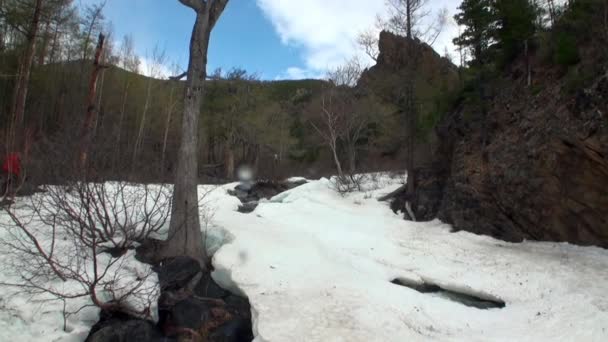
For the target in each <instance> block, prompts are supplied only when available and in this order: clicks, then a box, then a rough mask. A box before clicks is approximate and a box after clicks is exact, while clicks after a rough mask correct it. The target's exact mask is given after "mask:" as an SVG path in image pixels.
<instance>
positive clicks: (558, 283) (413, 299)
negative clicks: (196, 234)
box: [213, 177, 608, 342]
mask: <svg viewBox="0 0 608 342" xmlns="http://www.w3.org/2000/svg"><path fill="white" fill-rule="evenodd" d="M389 178H390V177H389ZM392 179H393V180H392V181H391V180H389V179H386V180H385V181H386V182H385V183H383V184H382V186H381V187H377V186H373V185H372V184H366V186H368V187H367V188H365V189H364V191H362V192H357V193H353V194H349V195H347V196H344V197H342V196H340V195H339V194H337V193H336V192H335V191H334V190H332V187H331V183H330V180H328V179H321V180H318V181H311V182H309V183H308V184H305V185H302V186H300V187H297V188H295V189H292V190H289V191H287V192H285V193H283V194H280V195H277V196H275V197H274V198H273V199H272V200H271V201H269V202H264V203H260V205H259V206H258V208H257V209H256V214H257V215H249V216H244V215H241V214H238V213H236V212H234V211H232V210H227V209H223V208H219V210H218V212H217V213H216V215H215V222H216V224H217V225H218V226H221V227H223V229H226V230H228V231H229V232H230V233H231V234H232V235H233V236H234V240H233V241H232V242H230V243H229V244H227V245H224V246H223V247H222V248H220V249H219V250H218V252H217V253H216V254H215V256H214V260H213V263H214V265H215V267H216V268H217V269H220V270H222V272H226V274H228V275H229V277H226V278H228V280H227V281H225V283H224V285H225V286H230V287H234V286H237V287H238V288H239V289H240V290H241V291H242V292H244V293H245V294H246V295H247V297H248V298H249V300H250V302H251V305H252V308H253V309H252V311H253V317H254V332H255V336H256V341H266V342H272V341H279V342H280V341H289V340H296V341H311V342H314V341H349V342H350V341H366V342H367V341H395V342H401V341H408V340H414V341H434V340H439V341H462V340H467V341H514V340H517V341H556V340H562V341H563V340H567V341H583V340H584V341H606V340H608V299H606V298H607V297H606V291H607V290H608V273H607V272H606V271H605V270H606V269H608V251H607V250H604V249H600V248H595V247H577V246H572V245H568V244H558V243H537V242H525V243H521V244H511V243H506V242H502V241H498V240H495V239H492V238H489V237H485V236H477V235H473V234H469V233H466V232H460V233H451V232H450V230H451V229H450V228H451V227H450V226H448V225H446V224H443V223H441V222H440V221H433V222H426V223H415V222H406V221H403V220H402V219H401V217H400V216H399V215H395V214H393V213H392V211H391V210H390V209H389V208H388V206H387V205H386V203H379V202H378V201H377V200H376V199H375V198H376V196H377V195H379V194H385V193H389V192H391V191H393V190H395V189H396V188H398V187H399V186H400V185H401V184H402V179H394V178H392ZM399 277H403V278H407V279H412V280H416V281H419V282H423V281H428V282H432V283H435V284H438V285H440V286H441V287H443V288H446V289H450V290H455V291H458V292H462V293H469V294H471V295H476V296H478V297H482V298H487V299H492V300H502V301H504V302H505V303H506V307H505V308H502V309H491V310H480V309H477V308H474V307H468V306H465V305H462V304H461V303H457V302H454V301H451V300H448V299H446V298H442V297H441V296H429V295H426V294H423V293H420V292H418V291H415V290H412V289H409V288H406V287H401V286H396V285H393V284H391V283H390V281H391V280H392V279H395V278H399Z"/></svg>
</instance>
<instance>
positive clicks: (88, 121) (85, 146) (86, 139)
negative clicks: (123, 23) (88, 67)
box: [80, 33, 105, 170]
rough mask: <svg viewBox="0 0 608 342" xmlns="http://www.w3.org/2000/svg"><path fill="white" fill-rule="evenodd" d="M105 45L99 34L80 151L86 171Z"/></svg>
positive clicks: (81, 160)
mask: <svg viewBox="0 0 608 342" xmlns="http://www.w3.org/2000/svg"><path fill="white" fill-rule="evenodd" d="M104 44H105V36H104V35H103V34H101V33H100V34H99V40H98V42H97V48H96V50H95V59H94V61H93V71H92V72H91V79H90V81H89V92H88V95H87V114H86V117H85V119H84V123H83V125H82V141H81V147H80V148H81V149H80V169H81V170H85V169H86V164H87V159H88V152H89V148H90V145H91V140H92V135H93V122H94V121H95V115H96V114H97V110H96V108H95V98H96V96H97V80H98V78H99V73H100V72H101V70H102V69H103V65H102V64H101V54H102V52H103V47H104Z"/></svg>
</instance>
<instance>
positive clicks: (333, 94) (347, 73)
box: [311, 58, 368, 180]
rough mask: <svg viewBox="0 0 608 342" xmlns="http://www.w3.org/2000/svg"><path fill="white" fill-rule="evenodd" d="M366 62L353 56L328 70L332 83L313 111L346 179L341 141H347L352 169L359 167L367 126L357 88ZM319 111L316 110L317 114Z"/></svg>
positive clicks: (319, 129)
mask: <svg viewBox="0 0 608 342" xmlns="http://www.w3.org/2000/svg"><path fill="white" fill-rule="evenodd" d="M362 69H363V68H362V66H361V63H360V62H359V60H358V59H356V58H353V59H351V60H350V61H349V62H347V63H346V64H344V65H342V66H339V67H337V68H335V69H333V70H330V71H329V72H328V75H327V78H328V79H329V81H330V85H329V86H328V88H327V89H326V90H325V91H324V92H323V94H322V96H321V99H320V104H319V105H315V106H313V111H315V112H317V113H316V116H317V117H318V118H319V119H320V120H319V121H320V122H321V123H315V122H314V120H313V121H311V125H312V126H313V128H314V129H315V131H316V132H317V133H318V134H319V136H320V137H321V138H322V139H323V141H324V142H325V144H327V146H328V147H329V149H330V151H331V153H332V157H333V161H334V164H335V166H336V171H337V172H338V179H339V180H344V179H346V177H345V172H344V170H343V168H342V163H341V162H340V157H339V155H338V154H339V153H338V145H339V143H341V142H345V144H346V147H347V150H348V156H349V171H350V173H351V174H352V173H354V172H355V169H356V166H355V165H356V144H357V143H358V141H359V139H360V138H361V136H362V133H363V130H364V129H365V127H366V126H367V123H368V122H367V118H368V116H367V115H366V114H367V113H364V112H361V111H358V110H357V109H356V106H357V105H356V97H355V95H354V93H353V88H352V87H354V86H355V85H356V84H357V81H358V80H359V77H360V76H361V72H362ZM314 114H315V113H313V115H314Z"/></svg>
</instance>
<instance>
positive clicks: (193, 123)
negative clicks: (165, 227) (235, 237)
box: [161, 0, 229, 268]
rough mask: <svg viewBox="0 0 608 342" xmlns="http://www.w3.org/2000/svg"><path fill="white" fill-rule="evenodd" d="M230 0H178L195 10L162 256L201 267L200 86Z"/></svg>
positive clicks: (203, 261)
mask: <svg viewBox="0 0 608 342" xmlns="http://www.w3.org/2000/svg"><path fill="white" fill-rule="evenodd" d="M228 1H229V0H179V2H180V3H182V4H183V5H185V6H188V7H190V8H191V9H193V10H194V11H195V12H196V22H195V24H194V29H193V31H192V37H191V40H190V59H189V63H188V72H187V80H186V89H185V94H184V112H183V117H182V134H181V135H182V136H181V144H180V148H179V152H178V156H177V172H176V174H175V187H174V191H173V203H172V208H171V224H170V226H169V237H168V240H167V241H166V244H165V245H164V249H163V251H162V253H161V254H162V255H161V257H165V258H166V257H173V256H189V257H192V258H194V259H196V260H198V261H199V263H200V264H201V266H202V267H204V268H205V267H207V264H208V262H209V260H208V258H207V255H206V252H205V248H204V246H203V236H202V233H201V225H200V218H199V209H198V190H197V186H198V153H197V149H198V131H199V113H200V108H201V102H202V97H203V88H204V85H205V78H206V76H207V71H206V69H207V51H208V48H209V38H210V36H211V30H212V29H213V27H214V26H215V23H216V22H217V20H218V19H219V17H220V15H221V14H222V12H223V11H224V8H225V7H226V4H227V3H228Z"/></svg>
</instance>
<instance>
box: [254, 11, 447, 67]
mask: <svg viewBox="0 0 608 342" xmlns="http://www.w3.org/2000/svg"><path fill="white" fill-rule="evenodd" d="M256 1H257V4H258V6H259V7H260V8H261V9H262V11H263V12H264V14H265V15H266V17H267V18H268V19H269V20H270V21H271V22H272V24H273V25H274V27H275V30H276V31H277V33H278V35H279V37H280V38H281V41H282V42H283V43H284V44H286V45H295V46H299V47H302V48H303V50H304V54H305V55H304V56H303V57H304V60H305V62H306V70H303V69H297V68H290V69H291V70H287V71H286V72H285V76H286V77H289V75H290V74H292V75H294V76H298V77H300V76H302V75H303V74H312V75H319V74H323V73H324V72H325V71H326V70H328V69H330V68H333V67H335V66H337V65H340V64H342V63H344V62H345V61H346V60H348V59H350V58H352V57H353V56H355V55H357V56H359V57H361V58H363V60H368V61H369V59H367V58H366V57H365V56H364V54H363V53H362V52H361V51H360V49H359V47H358V46H357V44H356V42H355V40H356V38H357V36H358V35H359V34H360V33H361V32H362V31H364V30H366V29H370V28H373V27H374V24H375V21H376V16H377V15H385V13H386V7H385V0H307V1H294V0H256ZM458 4H459V1H456V0H431V6H432V7H433V9H434V10H439V9H440V8H443V7H446V8H448V10H449V13H450V16H452V15H453V14H454V13H455V11H456V7H457V6H458ZM455 32H456V29H455V27H454V26H450V27H449V30H448V31H447V32H446V33H445V34H443V35H442V37H440V38H439V39H438V41H437V43H436V44H435V46H434V47H435V49H436V50H437V51H439V53H440V54H443V51H444V49H445V46H447V47H448V49H449V50H450V51H453V46H452V44H451V40H452V38H453V36H454V34H455Z"/></svg>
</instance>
